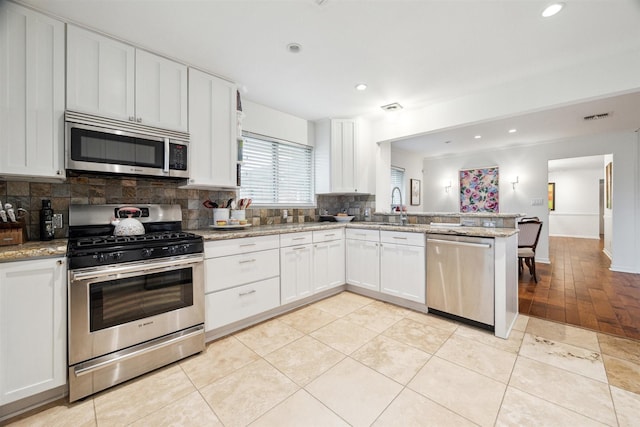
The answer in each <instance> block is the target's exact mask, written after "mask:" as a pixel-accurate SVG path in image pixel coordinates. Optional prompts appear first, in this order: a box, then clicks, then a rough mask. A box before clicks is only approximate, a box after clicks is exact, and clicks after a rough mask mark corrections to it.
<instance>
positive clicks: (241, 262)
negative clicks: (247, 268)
mask: <svg viewBox="0 0 640 427" xmlns="http://www.w3.org/2000/svg"><path fill="white" fill-rule="evenodd" d="M250 262H256V259H255V258H251V259H243V260H242V261H238V264H248V263H250Z"/></svg>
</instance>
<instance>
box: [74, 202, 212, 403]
mask: <svg viewBox="0 0 640 427" xmlns="http://www.w3.org/2000/svg"><path fill="white" fill-rule="evenodd" d="M121 208H122V206H121V205H72V206H70V207H69V245H68V250H67V256H68V261H69V273H68V275H69V282H68V287H69V294H68V295H69V401H70V402H73V401H75V400H78V399H81V398H83V397H85V396H88V395H90V394H93V393H95V392H97V391H100V390H103V389H105V388H108V387H111V386H113V385H115V384H118V383H121V382H123V381H126V380H128V379H131V378H134V377H136V376H138V375H141V374H143V373H145V372H148V371H151V370H153V369H156V368H159V367H161V366H164V365H166V364H169V363H171V362H174V361H176V360H179V359H181V358H184V357H186V356H189V355H192V354H195V353H198V352H200V351H202V350H204V255H203V252H204V244H203V239H202V237H201V236H197V235H194V234H191V233H185V232H182V231H181V219H182V211H181V209H180V206H179V205H141V206H135V209H133V210H134V211H135V214H134V215H133V216H134V217H135V218H134V219H135V220H137V221H140V222H141V223H142V225H143V226H144V234H139V235H129V236H127V235H125V236H114V225H112V223H111V222H112V220H113V219H114V218H118V217H126V216H127V214H128V215H129V218H127V219H126V220H129V219H130V218H131V212H126V211H125V212H124V213H123V210H122V209H121ZM138 225H139V224H138ZM125 232H126V230H125ZM140 232H142V230H140Z"/></svg>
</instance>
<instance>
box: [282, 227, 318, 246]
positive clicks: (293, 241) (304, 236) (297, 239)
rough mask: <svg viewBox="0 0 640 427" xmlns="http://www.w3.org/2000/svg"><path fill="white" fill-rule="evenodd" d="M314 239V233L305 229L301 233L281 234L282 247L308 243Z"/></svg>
mask: <svg viewBox="0 0 640 427" xmlns="http://www.w3.org/2000/svg"><path fill="white" fill-rule="evenodd" d="M312 241H313V233H312V232H311V231H303V232H301V233H286V234H281V235H280V247H281V248H283V247H285V246H297V245H306V244H308V243H311V242H312Z"/></svg>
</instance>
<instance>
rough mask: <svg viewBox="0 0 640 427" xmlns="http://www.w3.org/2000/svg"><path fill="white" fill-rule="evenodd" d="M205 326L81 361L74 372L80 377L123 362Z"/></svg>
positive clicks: (187, 335)
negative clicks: (101, 356) (87, 360)
mask: <svg viewBox="0 0 640 427" xmlns="http://www.w3.org/2000/svg"><path fill="white" fill-rule="evenodd" d="M203 331H204V326H196V327H193V328H191V329H190V330H187V331H185V332H186V333H184V334H181V335H179V336H177V337H165V338H160V339H157V340H154V341H152V342H149V343H147V344H144V345H141V346H138V347H137V348H134V349H126V350H122V351H121V352H118V353H115V354H112V355H107V356H105V357H104V358H98V359H96V360H93V361H89V362H85V363H81V364H80V365H78V366H76V367H75V368H74V370H73V371H74V374H75V375H76V377H80V376H82V375H87V374H90V373H92V372H95V371H97V370H100V369H102V368H104V367H106V366H109V365H113V364H114V363H120V362H123V361H124V360H126V359H131V358H132V357H138V356H142V355H144V354H146V353H150V352H152V351H156V350H159V349H161V348H164V347H167V346H170V345H173V344H176V343H179V342H181V341H185V340H189V339H191V338H193V337H194V336H197V335H201V334H203V333H204V332H203Z"/></svg>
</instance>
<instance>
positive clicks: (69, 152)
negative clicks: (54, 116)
mask: <svg viewBox="0 0 640 427" xmlns="http://www.w3.org/2000/svg"><path fill="white" fill-rule="evenodd" d="M65 132H66V133H65V168H66V169H69V170H76V171H83V172H98V173H116V174H123V175H144V176H156V177H168V178H188V177H189V167H188V166H189V134H188V133H184V132H177V131H172V130H166V129H159V128H153V127H150V126H144V125H141V124H138V123H130V122H125V121H120V120H114V119H108V118H104V117H98V116H93V115H89V114H84V113H77V112H73V111H66V112H65Z"/></svg>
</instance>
